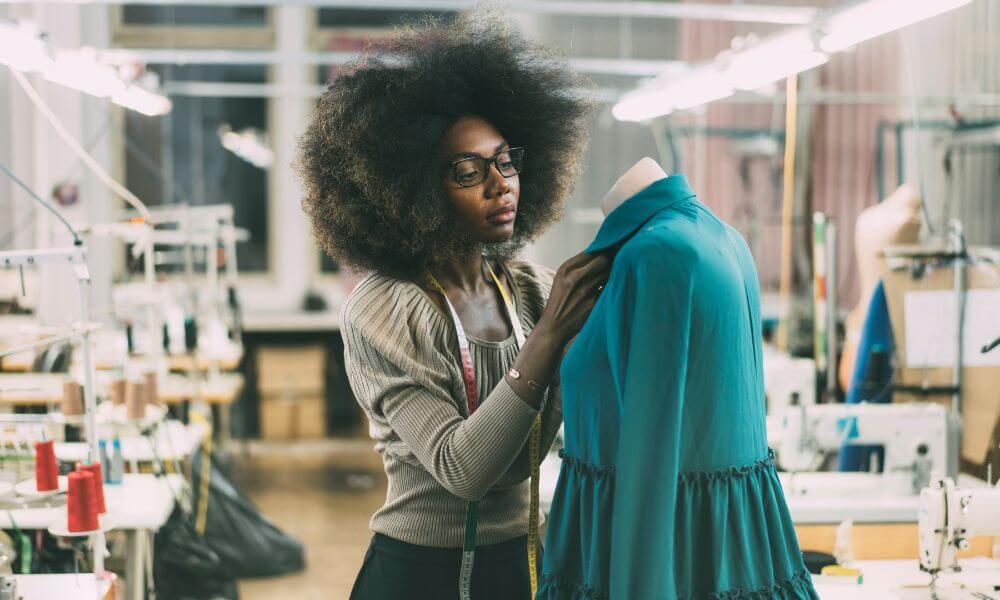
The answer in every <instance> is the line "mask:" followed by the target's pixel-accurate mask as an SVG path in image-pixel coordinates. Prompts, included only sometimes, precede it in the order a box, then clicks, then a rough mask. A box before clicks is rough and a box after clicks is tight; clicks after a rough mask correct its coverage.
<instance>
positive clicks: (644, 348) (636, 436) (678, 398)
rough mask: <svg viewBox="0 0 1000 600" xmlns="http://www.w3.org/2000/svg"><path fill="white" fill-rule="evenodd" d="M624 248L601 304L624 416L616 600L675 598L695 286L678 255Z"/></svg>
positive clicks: (616, 513)
mask: <svg viewBox="0 0 1000 600" xmlns="http://www.w3.org/2000/svg"><path fill="white" fill-rule="evenodd" d="M628 250H630V249H629V248H626V249H623V251H622V253H620V255H619V256H618V258H617V259H616V260H615V264H614V269H613V271H614V272H613V273H612V275H611V279H610V281H609V283H608V285H607V286H606V288H605V291H604V294H608V295H610V297H608V298H602V300H605V301H608V304H607V306H609V307H611V308H610V310H612V311H614V312H615V313H617V314H614V315H609V317H611V318H609V327H608V331H609V337H608V344H609V349H608V350H609V352H608V355H609V360H610V365H611V375H612V377H613V379H614V382H613V383H614V388H615V390H616V396H617V401H618V408H619V411H620V413H621V422H620V431H619V441H618V449H617V455H616V459H615V469H616V476H615V490H614V505H613V509H612V515H611V527H612V533H611V551H610V557H611V565H610V573H609V575H610V581H609V584H610V592H611V597H612V598H675V597H676V590H675V589H674V574H673V568H674V512H675V511H674V509H675V506H676V502H677V485H678V483H677V482H678V475H679V471H680V465H679V456H680V438H681V429H680V428H681V415H682V409H683V403H684V396H685V379H686V376H687V368H688V365H687V358H688V345H689V333H690V326H691V298H692V279H691V277H690V274H689V273H688V270H687V268H686V267H685V262H684V260H683V259H682V258H680V257H670V258H669V259H666V260H665V259H664V257H663V255H662V252H663V249H662V247H661V248H659V249H652V248H650V249H646V250H645V251H643V249H641V248H638V249H635V251H634V252H629V251H628Z"/></svg>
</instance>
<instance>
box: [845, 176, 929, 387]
mask: <svg viewBox="0 0 1000 600" xmlns="http://www.w3.org/2000/svg"><path fill="white" fill-rule="evenodd" d="M922 223H923V220H922V218H921V215H920V196H918V195H917V192H916V190H914V189H913V188H912V187H910V186H909V185H906V184H903V185H902V186H900V187H899V188H898V189H896V191H894V192H893V193H891V194H889V197H888V198H886V199H885V200H883V201H882V202H880V203H878V204H875V205H873V206H870V207H868V208H866V209H865V210H864V211H862V213H861V214H860V215H858V220H857V224H856V225H855V228H854V253H855V256H856V257H857V260H858V275H859V279H860V281H861V294H860V296H859V297H858V303H857V304H856V305H855V307H854V310H852V311H851V313H850V314H849V315H848V316H847V322H846V323H845V326H846V339H845V343H844V354H843V355H842V356H841V359H840V368H839V373H838V379H839V380H840V385H841V387H842V388H843V389H845V390H846V389H847V388H848V385H849V383H850V379H851V374H852V373H853V372H854V362H855V360H856V356H855V353H856V352H857V347H858V343H859V342H860V338H861V327H862V325H863V324H864V320H865V313H866V311H867V310H868V304H869V302H870V301H871V297H872V292H873V291H874V290H875V286H876V285H878V282H879V280H880V279H882V274H883V272H884V270H885V263H884V262H883V260H882V250H883V249H884V248H885V247H886V246H891V245H896V244H913V243H916V242H917V238H918V236H919V234H920V226H921V224H922Z"/></svg>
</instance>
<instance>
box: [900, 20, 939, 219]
mask: <svg viewBox="0 0 1000 600" xmlns="http://www.w3.org/2000/svg"><path fill="white" fill-rule="evenodd" d="M899 39H900V41H901V42H902V46H903V64H904V65H905V67H906V79H907V80H908V81H909V84H910V112H911V114H910V117H911V119H912V121H913V137H914V147H915V153H914V155H915V156H916V157H917V188H918V189H919V191H920V210H921V212H923V214H924V223H925V224H926V225H927V233H929V234H933V233H934V226H933V224H932V223H931V213H930V210H929V209H928V208H927V195H926V194H927V189H926V187H925V186H924V169H923V162H924V161H923V152H921V151H920V108H919V106H918V105H917V84H916V82H915V81H914V79H913V61H912V60H911V59H910V46H909V44H907V43H906V36H905V35H904V34H903V30H902V29H900V30H899Z"/></svg>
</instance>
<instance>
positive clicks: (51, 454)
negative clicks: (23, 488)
mask: <svg viewBox="0 0 1000 600" xmlns="http://www.w3.org/2000/svg"><path fill="white" fill-rule="evenodd" d="M58 487H59V465H58V464H56V453H55V449H54V445H53V442H52V440H46V441H44V442H35V489H37V490H38V491H39V492H50V491H52V490H55V489H57V488H58Z"/></svg>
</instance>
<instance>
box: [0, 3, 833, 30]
mask: <svg viewBox="0 0 1000 600" xmlns="http://www.w3.org/2000/svg"><path fill="white" fill-rule="evenodd" d="M20 2H23V0H0V4H17V3H20ZM36 2H37V3H38V4H74V5H80V4H84V5H86V4H93V5H102V4H105V5H106V4H110V5H115V4H138V5H149V4H154V5H161V4H162V3H163V2H162V0H36ZM170 4H171V5H175V6H190V5H198V6H241V7H244V6H279V5H299V6H315V7H320V8H356V9H365V10H386V11H411V12H461V11H465V10H470V9H474V8H475V7H476V6H477V5H478V4H477V1H476V0H354V1H349V0H170ZM504 7H505V8H506V9H507V10H509V11H511V12H515V13H533V14H545V15H566V16H579V17H609V18H616V19H617V18H621V17H642V18H647V19H693V20H702V21H730V22H738V23H775V24H779V25H805V24H808V23H811V22H812V21H813V19H814V18H815V17H816V16H817V15H818V14H819V9H817V8H815V7H811V6H778V5H763V4H761V5H748V4H738V5H734V4H705V3H696V2H595V1H587V2H573V1H567V0H551V1H546V2H538V1H536V0H508V1H507V2H505V3H504Z"/></svg>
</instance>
